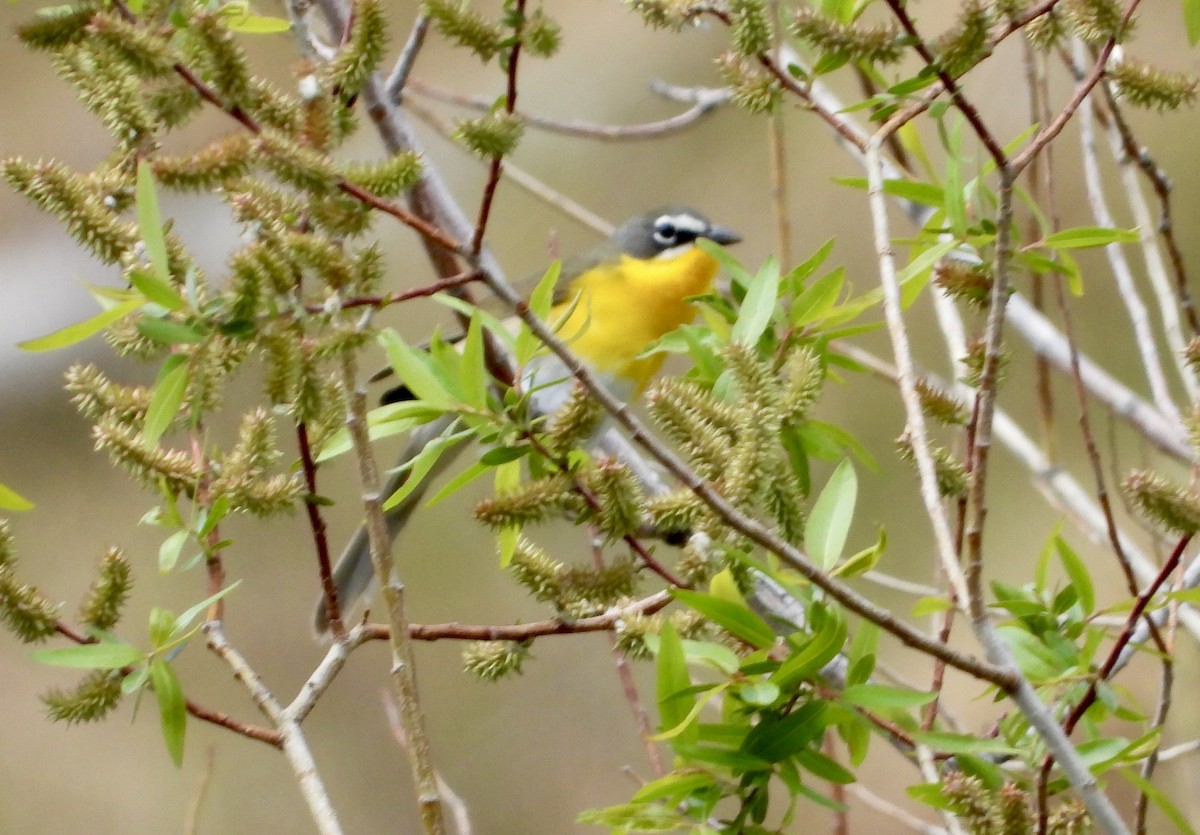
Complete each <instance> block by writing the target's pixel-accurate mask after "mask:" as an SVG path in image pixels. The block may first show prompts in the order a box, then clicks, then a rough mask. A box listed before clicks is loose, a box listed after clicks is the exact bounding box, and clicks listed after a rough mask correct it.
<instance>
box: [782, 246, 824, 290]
mask: <svg viewBox="0 0 1200 835" xmlns="http://www.w3.org/2000/svg"><path fill="white" fill-rule="evenodd" d="M836 241H837V239H836V238H830V239H829V240H827V241H826V242H825V243H823V244H821V246H820V248H819V249H817V251H816V252H814V253H813V254H812V255H810V256H809V257H808V258H806V259H805V260H804V261H803V262H802V263H801V264H799V265H798V266H796V267H794V268H792V270H791V271H790V272H789V273H788V274H787V275H786V276H784V277H783V279H781V283H782V284H783V286H784V287H786V288H787V289H788V292H790V293H791V294H792V295H796V294H798V293H799V292H800V291H801V288H803V286H804V282H806V281H808V279H809V276H811V275H813V273H815V272H816V271H817V270H818V269H819V268H820V266H821V265H822V264H824V263H825V260H826V259H827V258H829V253H831V252H833V245H834V243H835V242H836Z"/></svg>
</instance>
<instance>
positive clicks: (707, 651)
mask: <svg viewBox="0 0 1200 835" xmlns="http://www.w3.org/2000/svg"><path fill="white" fill-rule="evenodd" d="M683 656H684V658H686V659H687V661H688V663H689V664H703V665H704V666H706V667H711V668H712V669H714V670H716V671H717V672H718V673H721V674H722V675H727V676H731V675H733V674H734V673H736V672H737V670H738V657H737V653H736V652H734V651H733V650H731V649H730V648H729V647H727V646H725V645H724V644H715V643H713V642H712V641H691V640H687V639H685V640H684V641H683Z"/></svg>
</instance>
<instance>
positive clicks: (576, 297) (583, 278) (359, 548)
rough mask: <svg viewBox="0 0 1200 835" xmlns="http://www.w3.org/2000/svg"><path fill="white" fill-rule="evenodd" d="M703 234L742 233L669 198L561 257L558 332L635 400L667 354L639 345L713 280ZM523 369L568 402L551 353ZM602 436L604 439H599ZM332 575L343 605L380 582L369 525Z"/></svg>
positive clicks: (400, 515)
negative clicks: (575, 253)
mask: <svg viewBox="0 0 1200 835" xmlns="http://www.w3.org/2000/svg"><path fill="white" fill-rule="evenodd" d="M700 238H706V239H708V240H711V241H714V242H716V243H719V244H734V243H737V242H738V241H740V240H741V238H740V236H739V235H738V234H737V233H736V232H733V231H732V230H730V229H727V228H725V227H723V226H719V225H716V224H714V223H712V222H711V221H709V220H708V218H707V217H705V216H704V215H703V214H701V213H700V212H697V211H695V210H694V209H689V208H687V207H684V206H664V207H662V208H659V209H654V210H652V211H649V212H645V213H643V214H640V215H637V216H635V217H632V218H630V219H629V220H627V221H626V222H625V223H623V224H621V226H620V227H619V228H618V229H617V230H616V231H615V232H613V234H612V235H611V236H610V237H609V238H608V239H607V240H606V241H604V242H602V243H601V244H599V245H598V246H596V247H594V248H592V249H591V250H589V251H587V252H585V253H583V254H581V255H578V256H576V257H574V258H571V259H568V260H567V261H566V262H565V263H564V265H563V268H562V272H561V274H560V277H559V280H558V283H557V285H556V286H555V293H554V301H553V304H554V307H553V308H552V309H551V312H550V316H549V319H550V321H553V322H556V323H557V324H558V332H559V335H560V336H561V337H562V338H563V339H564V340H565V341H567V343H568V344H569V345H570V347H571V349H572V351H574V353H575V354H576V355H578V357H579V358H580V359H581V360H583V361H584V362H585V363H586V364H587V365H588V366H589V367H590V368H591V369H592V370H593V371H594V372H596V373H597V374H598V375H599V376H600V377H601V378H602V379H603V380H604V382H605V384H606V385H607V386H608V387H609V389H610V390H611V391H612V392H613V394H615V395H617V396H618V397H621V398H622V399H625V400H631V399H633V398H635V397H637V396H638V395H639V394H641V392H642V391H643V390H644V389H645V387H646V385H647V384H648V383H649V382H650V380H651V378H652V377H653V376H654V374H655V373H656V372H657V371H658V369H659V367H660V366H661V365H662V362H663V359H664V358H665V354H661V353H660V354H654V355H651V356H649V357H642V356H640V355H641V354H642V352H643V351H644V350H645V349H646V348H647V347H648V346H649V345H650V344H651V343H653V342H654V341H655V340H657V339H659V338H660V337H662V336H664V335H665V334H667V333H670V332H671V331H672V330H674V329H675V328H677V327H679V326H680V325H683V324H686V323H688V322H691V321H692V319H693V318H695V315H696V309H695V307H694V306H693V305H692V304H690V303H689V301H688V299H689V298H690V297H692V296H698V295H702V294H704V293H707V292H708V291H709V290H710V289H711V288H712V285H713V280H714V279H715V278H716V274H717V269H718V264H717V262H716V260H715V259H714V258H713V257H712V256H711V255H709V254H708V253H706V252H705V251H704V250H703V249H701V248H700V247H698V246H696V241H697V240H698V239H700ZM522 377H523V379H522V382H523V384H524V385H525V386H526V387H527V389H528V390H535V391H536V396H535V397H534V398H533V401H532V405H533V408H534V410H535V411H537V412H540V413H542V414H548V413H550V412H553V411H555V410H556V409H557V408H558V407H559V406H560V405H562V403H563V402H564V401H565V400H566V397H567V396H568V394H569V392H570V389H571V384H570V379H569V378H570V373H569V372H568V371H567V369H566V368H565V367H564V366H563V365H562V363H561V361H559V360H558V359H557V358H556V357H554V356H553V355H550V354H546V355H542V356H539V357H536V358H535V359H534V360H533V361H531V362H530V363H529V364H528V366H527V367H526V368H525V369H524V370H523V375H522ZM449 420H450V419H449V418H448V419H447V420H446V421H434V422H433V423H430V424H427V425H426V426H422V427H420V428H419V429H417V430H415V431H414V432H413V433H412V435H411V436H410V438H409V440H408V442H407V444H406V445H405V448H404V450H403V452H402V454H401V462H403V461H406V460H409V459H411V458H412V457H413V456H414V455H416V454H417V453H419V452H420V451H421V449H422V448H423V447H424V446H425V444H427V443H428V442H429V441H430V440H432V439H433V438H435V437H437V436H438V435H440V434H441V433H442V431H443V430H444V429H445V428H446V426H447V423H448V421H449ZM608 434H609V435H610V436H611V435H613V434H615V430H611V429H610V430H609V433H608ZM601 440H602V439H601ZM612 440H616V439H615V438H614V439H612ZM598 445H601V446H603V445H604V444H602V443H599V441H598ZM460 449H461V447H460ZM605 451H606V452H610V453H611V452H613V450H605ZM452 460H453V456H452V455H446V454H443V455H442V456H441V457H440V458H439V459H438V463H437V466H436V468H435V471H433V472H430V473H428V474H427V476H426V480H425V483H426V484H427V483H428V482H429V480H430V479H432V478H433V477H434V476H436V475H437V471H440V470H442V469H444V468H445V467H446V466H447V465H448V464H449V463H450V462H451V461H452ZM404 478H405V474H403V473H402V474H398V475H394V476H393V477H392V478H391V479H390V480H389V482H388V485H387V486H386V488H385V490H386V494H385V495H390V494H391V493H393V492H395V491H396V490H397V489H399V487H400V485H401V484H402V483H403V481H404ZM423 494H424V491H423V489H421V488H418V489H417V490H414V491H413V492H411V493H410V494H409V495H408V496H406V497H405V499H404V500H403V501H401V502H399V503H398V504H397V505H396V506H395V507H392V508H391V509H390V510H389V511H388V514H387V521H388V532H389V535H390V536H391V537H392V538H393V539H394V538H395V536H396V535H397V534H398V533H399V532H400V530H401V528H403V527H404V525H405V524H406V523H407V521H408V518H409V516H411V514H412V512H413V510H414V509H415V508H416V507H417V506H418V505H419V503H420V501H421V499H422V498H423ZM333 575H334V577H333V579H334V584H335V586H336V587H337V592H338V600H339V602H340V604H341V608H342V610H343V611H346V610H348V609H350V608H351V607H353V606H354V605H355V604H356V603H358V602H360V601H361V600H362V599H363V598H365V597H366V596H367V595H368V593H369V592H370V591H371V590H372V589H373V587H374V583H373V581H374V569H373V566H372V563H371V558H370V552H369V545H368V541H367V535H366V531H365V530H364V529H363V528H361V527H360V528H359V530H358V532H357V533H356V534H355V536H354V537H353V539H351V541H350V543H349V544H348V545H347V546H346V549H345V551H343V552H342V556H341V558H340V559H339V560H338V562H337V565H336V566H335V567H334V571H333ZM314 625H315V627H316V631H317V633H318V634H324V633H325V632H327V631H328V628H329V622H328V618H327V615H326V611H325V605H324V601H321V602H320V603H319V604H318V606H317V611H316V616H315V619H314Z"/></svg>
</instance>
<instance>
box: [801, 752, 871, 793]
mask: <svg viewBox="0 0 1200 835" xmlns="http://www.w3.org/2000/svg"><path fill="white" fill-rule="evenodd" d="M796 762H798V763H799V764H800V767H801V768H803V769H804V770H805V771H809V772H811V773H813V774H815V775H816V776H817V777H820V778H821V779H822V780H825V781H826V782H829V783H836V784H837V785H839V786H840V785H845V784H848V783H853V782H855V780H857V779H858V778H856V777H855V776H854V774H853V773H852V772H850V771H847V770H846V769H845V768H844V767H843V766H841V765H839V764H838V763H837V762H835V761H834V760H832V759H830V758H829V757H827V756H825V755H824V754H822V753H821V752H820V751H813V750H811V749H810V750H807V751H800V752H799V753H797V754H796Z"/></svg>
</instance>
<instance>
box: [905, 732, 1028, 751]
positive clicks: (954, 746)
mask: <svg viewBox="0 0 1200 835" xmlns="http://www.w3.org/2000/svg"><path fill="white" fill-rule="evenodd" d="M912 737H913V739H914V740H916V741H917V742H918V743H919V744H921V745H928V746H929V747H930V748H932V749H933V750H935V751H938V752H941V753H943V754H987V753H992V754H1011V753H1015V749H1014V748H1013V747H1012V746H1010V745H1008V744H1007V743H1005V742H1004V741H1003V740H1001V739H993V738H986V737H978V736H972V735H971V734H955V733H949V732H947V731H913V732H912Z"/></svg>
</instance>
